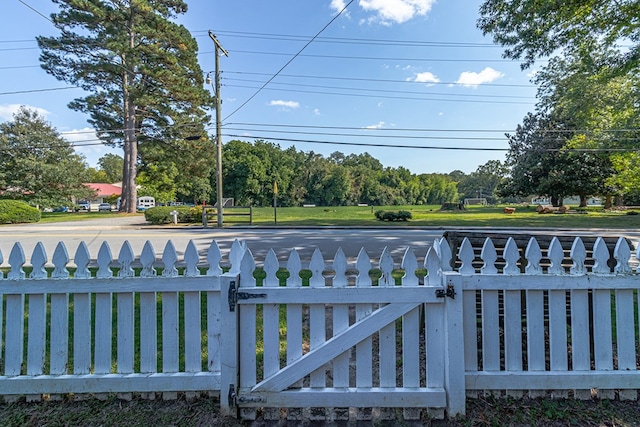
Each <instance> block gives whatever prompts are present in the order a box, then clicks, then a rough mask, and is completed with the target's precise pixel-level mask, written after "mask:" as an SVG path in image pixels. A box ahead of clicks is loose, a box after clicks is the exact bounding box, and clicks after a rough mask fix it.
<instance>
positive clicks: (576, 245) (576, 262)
mask: <svg viewBox="0 0 640 427" xmlns="http://www.w3.org/2000/svg"><path fill="white" fill-rule="evenodd" d="M570 256H571V259H572V260H573V264H572V265H571V268H570V269H569V274H573V275H582V274H586V273H587V269H586V268H585V266H584V262H585V261H586V259H587V250H586V249H585V247H584V242H583V241H582V239H581V238H580V237H576V238H575V239H573V244H572V245H571V252H570Z"/></svg>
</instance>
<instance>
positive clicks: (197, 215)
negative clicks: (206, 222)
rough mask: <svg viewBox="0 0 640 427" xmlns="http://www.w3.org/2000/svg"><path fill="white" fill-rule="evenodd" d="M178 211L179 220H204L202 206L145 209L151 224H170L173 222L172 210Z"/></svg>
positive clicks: (187, 221) (188, 221)
mask: <svg viewBox="0 0 640 427" xmlns="http://www.w3.org/2000/svg"><path fill="white" fill-rule="evenodd" d="M173 211H177V212H178V222H183V223H190V222H200V221H201V220H202V208H201V207H199V206H195V207H189V206H156V207H153V208H149V209H146V210H145V211H144V219H146V220H147V222H150V223H151V224H170V223H172V222H173V216H172V215H171V212H173Z"/></svg>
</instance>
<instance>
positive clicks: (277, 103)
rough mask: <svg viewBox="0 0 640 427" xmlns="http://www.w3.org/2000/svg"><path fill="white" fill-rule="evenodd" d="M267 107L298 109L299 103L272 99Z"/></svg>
mask: <svg viewBox="0 0 640 427" xmlns="http://www.w3.org/2000/svg"><path fill="white" fill-rule="evenodd" d="M269 105H271V106H275V107H285V108H300V103H299V102H298V101H283V100H282V99H274V100H273V101H271V102H269Z"/></svg>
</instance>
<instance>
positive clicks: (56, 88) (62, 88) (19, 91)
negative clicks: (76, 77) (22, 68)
mask: <svg viewBox="0 0 640 427" xmlns="http://www.w3.org/2000/svg"><path fill="white" fill-rule="evenodd" d="M68 89H81V88H80V87H79V86H66V87H52V88H48V89H29V90H17V91H14V92H0V95H16V94H19V93H36V92H52V91H56V90H68Z"/></svg>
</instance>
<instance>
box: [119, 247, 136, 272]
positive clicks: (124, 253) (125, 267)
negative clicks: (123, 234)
mask: <svg viewBox="0 0 640 427" xmlns="http://www.w3.org/2000/svg"><path fill="white" fill-rule="evenodd" d="M135 259H136V257H135V255H134V254H133V249H131V244H130V243H129V241H128V240H125V241H124V243H122V246H121V247H120V253H119V254H118V264H120V270H118V277H133V276H135V272H134V271H133V268H131V264H132V263H133V261H135Z"/></svg>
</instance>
